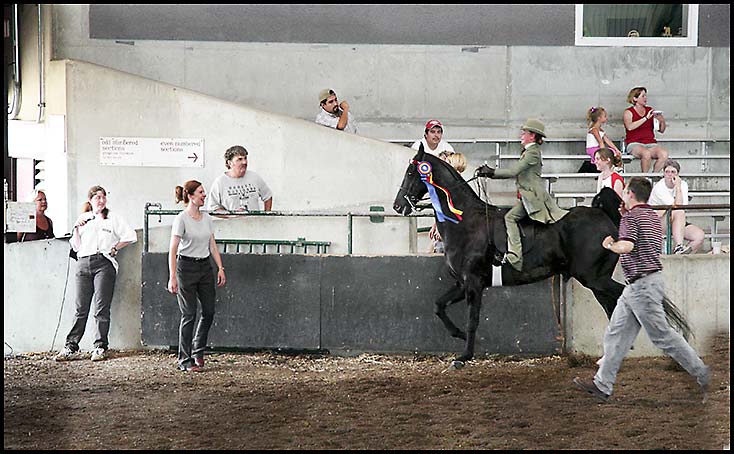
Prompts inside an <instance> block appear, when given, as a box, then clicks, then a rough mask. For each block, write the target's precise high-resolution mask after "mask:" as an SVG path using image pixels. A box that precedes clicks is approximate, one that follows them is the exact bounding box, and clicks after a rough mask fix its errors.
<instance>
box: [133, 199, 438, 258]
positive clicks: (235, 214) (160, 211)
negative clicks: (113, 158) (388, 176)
mask: <svg viewBox="0 0 734 454" xmlns="http://www.w3.org/2000/svg"><path fill="white" fill-rule="evenodd" d="M160 206H161V205H160V204H159V203H150V202H148V203H146V204H145V219H144V222H143V226H144V227H143V252H144V253H148V251H149V236H148V229H149V226H148V217H149V216H176V215H178V214H179V213H180V212H182V211H183V210H182V209H181V210H163V209H160ZM151 207H158V208H159V209H157V210H153V209H150V208H151ZM209 214H210V215H212V216H227V217H239V216H275V217H299V216H300V217H346V218H347V225H348V236H347V248H348V253H349V254H351V253H352V230H353V218H355V217H372V218H374V217H382V218H385V217H387V218H411V217H413V218H415V217H430V218H432V217H433V214H420V213H414V214H411V215H409V216H404V215H402V214H390V213H385V212H376V211H371V212H351V211H350V212H347V213H344V212H335V211H324V212H310V211H226V210H222V211H212V212H209Z"/></svg>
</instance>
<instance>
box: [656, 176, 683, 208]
mask: <svg viewBox="0 0 734 454" xmlns="http://www.w3.org/2000/svg"><path fill="white" fill-rule="evenodd" d="M680 194H681V197H682V199H683V200H681V202H680V204H681V205H688V183H686V182H685V181H684V180H681V182H680ZM647 203H648V205H673V204H674V203H675V187H673V188H669V187H668V186H666V185H665V178H661V179H660V181H658V182H657V183H655V185H654V186H653V187H652V192H651V193H650V199H649V200H648V201H647Z"/></svg>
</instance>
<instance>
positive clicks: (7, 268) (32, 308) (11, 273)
mask: <svg viewBox="0 0 734 454" xmlns="http://www.w3.org/2000/svg"><path fill="white" fill-rule="evenodd" d="M138 237H140V234H139V232H138ZM141 252H142V245H141V243H140V242H138V243H135V244H133V245H130V246H128V247H127V248H126V249H124V250H123V251H122V252H120V255H119V256H118V262H119V264H120V271H119V275H118V278H117V281H116V283H115V293H114V297H113V300H112V312H111V316H110V320H111V323H110V336H109V339H110V348H113V349H138V348H141V347H142V344H141V343H140V282H141V279H140V270H141V267H140V255H141ZM3 265H4V273H3V287H4V288H5V291H4V292H3V320H4V323H3V338H4V340H5V343H6V345H5V353H9V348H8V345H9V346H10V348H12V350H13V352H14V353H22V352H37V351H49V350H60V349H61V348H63V346H64V341H65V339H66V335H67V334H68V333H69V330H70V329H71V326H72V324H73V321H74V307H75V300H76V287H75V284H74V282H75V277H74V276H75V273H76V265H77V262H75V261H74V260H71V259H70V258H69V242H68V240H64V239H54V240H41V241H29V242H25V243H11V244H5V245H4V247H3ZM67 276H68V279H67ZM54 336H55V341H54ZM93 343H94V321H93V317H92V316H90V317H89V320H88V323H87V328H86V331H85V334H84V337H83V339H82V342H81V343H80V344H79V345H80V347H81V348H82V350H90V349H91V348H92V347H93Z"/></svg>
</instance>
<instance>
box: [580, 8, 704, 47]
mask: <svg viewBox="0 0 734 454" xmlns="http://www.w3.org/2000/svg"><path fill="white" fill-rule="evenodd" d="M576 45H577V46H693V47H695V46H697V45H698V5H680V4H677V5H672V4H663V5H660V4H577V5H576Z"/></svg>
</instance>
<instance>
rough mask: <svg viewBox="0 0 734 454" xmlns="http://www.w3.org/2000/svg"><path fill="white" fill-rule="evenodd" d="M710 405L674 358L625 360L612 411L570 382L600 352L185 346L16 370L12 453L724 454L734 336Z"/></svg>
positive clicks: (16, 365) (711, 358) (20, 359)
mask: <svg viewBox="0 0 734 454" xmlns="http://www.w3.org/2000/svg"><path fill="white" fill-rule="evenodd" d="M713 345H714V346H713V348H712V354H710V355H707V356H706V357H704V361H705V362H706V363H707V364H709V365H710V366H711V367H712V370H713V379H712V388H711V393H710V397H709V400H708V401H707V402H706V403H702V402H701V399H700V394H699V392H698V386H697V385H696V384H695V381H694V380H693V379H692V378H691V377H689V376H688V374H686V373H685V372H684V371H682V370H680V369H678V368H677V367H675V365H674V364H673V363H672V362H671V361H670V360H668V359H667V358H644V359H634V358H631V359H626V360H625V362H624V364H623V366H622V371H621V372H620V374H619V377H618V384H617V387H616V392H615V395H614V397H613V399H612V400H610V401H609V402H608V403H597V401H596V400H593V399H592V398H590V397H587V396H586V395H585V394H583V393H581V392H580V391H577V390H576V389H575V388H574V387H573V386H572V384H571V380H572V379H573V377H574V376H577V375H580V376H583V377H591V376H592V375H593V373H594V371H595V367H594V363H593V362H594V361H595V360H596V359H597V358H589V357H577V356H571V357H561V356H556V357H545V358H532V359H528V358H524V359H520V358H490V359H480V360H476V361H473V362H471V363H470V364H468V365H467V366H466V367H465V368H464V369H461V370H459V371H451V372H447V371H446V366H447V365H448V363H449V359H450V358H449V357H436V356H416V357H405V356H387V355H370V354H363V355H360V356H358V357H352V358H343V357H331V356H318V355H283V354H273V353H247V354H245V353H212V354H210V355H208V356H207V358H206V359H207V365H206V368H205V372H202V373H198V374H197V373H183V372H178V371H177V370H176V369H175V367H174V364H175V356H174V354H172V353H171V352H167V351H166V352H163V351H147V352H113V357H112V358H111V359H109V360H107V361H104V362H97V363H92V362H91V361H89V359H88V356H87V357H86V358H85V359H80V360H78V361H72V362H68V363H56V362H54V361H53V360H52V359H51V358H52V356H51V355H50V354H33V355H24V356H15V357H8V358H5V360H4V368H3V369H4V370H3V376H4V379H5V383H4V396H3V397H4V428H5V436H4V447H5V449H120V448H134V449H707V448H708V449H722V448H725V447H728V446H729V422H730V410H729V403H730V396H729V392H730V391H729V377H730V373H729V354H730V353H729V352H730V347H729V345H730V339H729V336H728V335H725V336H718V337H717V338H716V339H714V340H713Z"/></svg>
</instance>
